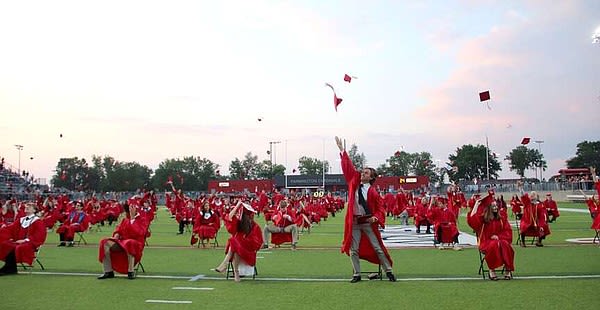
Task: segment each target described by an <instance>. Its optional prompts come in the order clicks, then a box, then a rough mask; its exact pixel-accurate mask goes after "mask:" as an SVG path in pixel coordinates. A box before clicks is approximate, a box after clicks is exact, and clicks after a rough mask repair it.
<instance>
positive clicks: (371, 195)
mask: <svg viewBox="0 0 600 310" xmlns="http://www.w3.org/2000/svg"><path fill="white" fill-rule="evenodd" d="M335 141H336V144H337V147H338V148H339V150H340V157H341V159H342V162H341V165H342V172H343V174H344V178H345V179H346V184H348V211H347V212H346V218H345V220H344V239H343V241H342V248H341V251H342V253H346V255H349V256H350V259H351V261H352V267H353V269H354V274H353V275H352V280H351V281H350V282H351V283H357V282H359V281H361V275H360V260H359V259H365V260H367V261H369V262H371V263H373V264H381V266H382V268H383V269H384V270H385V272H386V276H387V277H388V279H389V280H390V281H393V282H395V281H396V276H395V275H394V273H393V271H392V264H393V262H392V258H391V257H390V255H389V253H388V251H387V249H386V247H385V245H384V244H383V240H382V239H381V233H380V232H379V227H381V228H385V207H384V206H383V202H382V200H381V197H380V196H379V194H378V193H377V190H376V189H375V187H373V186H371V185H372V184H373V183H374V182H375V179H376V178H377V173H376V172H375V170H374V169H373V168H364V169H363V170H362V171H361V172H359V171H357V170H356V168H355V167H354V164H353V163H352V160H350V157H348V153H347V152H346V150H345V149H344V146H343V145H342V141H341V140H340V138H338V137H335Z"/></svg>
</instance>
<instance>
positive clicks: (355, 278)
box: [350, 276, 362, 283]
mask: <svg viewBox="0 0 600 310" xmlns="http://www.w3.org/2000/svg"><path fill="white" fill-rule="evenodd" d="M360 280H362V279H361V278H360V276H352V280H350V283H356V282H359V281H360Z"/></svg>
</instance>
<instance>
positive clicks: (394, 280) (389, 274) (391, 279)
mask: <svg viewBox="0 0 600 310" xmlns="http://www.w3.org/2000/svg"><path fill="white" fill-rule="evenodd" d="M385 275H386V276H387V277H388V279H389V280H390V282H396V276H395V275H394V274H393V273H392V272H386V273H385Z"/></svg>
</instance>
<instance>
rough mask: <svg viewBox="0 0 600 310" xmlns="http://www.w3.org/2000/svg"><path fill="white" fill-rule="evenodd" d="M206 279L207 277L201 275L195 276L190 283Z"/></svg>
mask: <svg viewBox="0 0 600 310" xmlns="http://www.w3.org/2000/svg"><path fill="white" fill-rule="evenodd" d="M204 277H205V275H203V274H199V275H196V276H193V277H192V278H191V279H190V280H189V281H190V282H194V281H198V280H199V279H202V278H204Z"/></svg>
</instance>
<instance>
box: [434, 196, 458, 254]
mask: <svg viewBox="0 0 600 310" xmlns="http://www.w3.org/2000/svg"><path fill="white" fill-rule="evenodd" d="M448 204H449V203H448V202H447V200H446V199H444V198H443V197H435V196H434V197H431V201H430V204H429V210H428V211H427V218H429V219H430V220H431V221H432V222H433V231H434V237H435V238H434V242H435V243H436V244H438V245H439V249H444V246H443V244H444V243H452V245H453V248H454V250H456V251H460V250H462V248H461V247H460V246H459V244H458V235H459V231H458V227H457V225H456V213H455V212H457V211H458V210H459V209H450V207H449V206H448Z"/></svg>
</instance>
